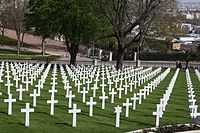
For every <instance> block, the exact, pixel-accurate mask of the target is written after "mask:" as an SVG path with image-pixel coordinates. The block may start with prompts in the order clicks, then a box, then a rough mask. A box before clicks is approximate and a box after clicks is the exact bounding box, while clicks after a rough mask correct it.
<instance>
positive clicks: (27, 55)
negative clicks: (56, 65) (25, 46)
mask: <svg viewBox="0 0 200 133" xmlns="http://www.w3.org/2000/svg"><path fill="white" fill-rule="evenodd" d="M57 58H59V56H55V55H45V56H42V55H41V54H39V53H34V52H28V51H21V52H20V55H19V56H18V55H17V51H14V50H3V49H0V60H40V61H54V60H56V59H57Z"/></svg>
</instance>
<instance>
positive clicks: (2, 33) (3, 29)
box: [1, 26, 5, 37]
mask: <svg viewBox="0 0 200 133" xmlns="http://www.w3.org/2000/svg"><path fill="white" fill-rule="evenodd" d="M4 34H5V27H4V26H2V31H1V35H2V36H3V37H4Z"/></svg>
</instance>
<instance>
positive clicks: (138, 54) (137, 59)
mask: <svg viewBox="0 0 200 133" xmlns="http://www.w3.org/2000/svg"><path fill="white" fill-rule="evenodd" d="M139 61H140V46H138V48H137V58H136V67H139Z"/></svg>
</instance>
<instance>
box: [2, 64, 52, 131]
mask: <svg viewBox="0 0 200 133" xmlns="http://www.w3.org/2000/svg"><path fill="white" fill-rule="evenodd" d="M16 65H17V64H15V66H16ZM36 66H37V67H36V68H37V69H40V70H39V71H38V72H36V73H38V74H36V75H38V76H39V74H40V73H41V72H42V70H43V68H44V65H42V67H39V65H36ZM47 68H48V67H47ZM11 69H12V72H13V73H15V70H14V67H12V63H11ZM18 69H19V71H21V69H20V68H18ZM6 73H7V77H6V78H7V81H9V80H10V76H9V73H10V71H9V66H8V63H6ZM15 74H16V73H15ZM15 74H14V75H15ZM9 83H10V82H8V85H7V86H9ZM16 91H17V92H19V100H20V101H21V100H22V95H23V94H22V92H23V91H25V89H23V87H22V85H20V86H19V88H16ZM27 91H28V90H27ZM34 92H35V93H34V94H36V91H34ZM30 95H31V96H33V97H34V98H33V105H35V106H36V98H35V96H34V95H33V94H30ZM12 96H13V95H12V94H11V93H8V99H4V102H6V103H8V115H12V104H13V102H16V101H17V100H16V99H14V98H13V97H12ZM34 102H35V103H34ZM21 112H23V113H25V126H26V127H29V114H30V113H31V112H34V109H32V108H30V103H26V108H24V109H21Z"/></svg>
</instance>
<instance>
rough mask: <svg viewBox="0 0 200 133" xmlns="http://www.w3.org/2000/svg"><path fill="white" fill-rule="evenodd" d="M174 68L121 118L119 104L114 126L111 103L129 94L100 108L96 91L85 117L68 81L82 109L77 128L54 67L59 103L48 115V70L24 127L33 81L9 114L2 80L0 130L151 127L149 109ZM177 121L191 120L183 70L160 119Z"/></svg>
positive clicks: (113, 132) (89, 132)
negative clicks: (24, 110) (117, 124)
mask: <svg viewBox="0 0 200 133" xmlns="http://www.w3.org/2000/svg"><path fill="white" fill-rule="evenodd" d="M174 72H175V70H172V71H171V72H170V73H169V75H168V76H167V77H166V79H165V80H164V81H162V82H161V83H160V85H159V87H158V88H156V89H155V90H154V91H153V93H151V94H150V95H149V96H147V99H146V100H144V101H143V102H142V104H141V105H137V109H136V111H132V109H130V114H129V118H125V108H123V113H122V114H121V125H120V128H115V114H114V107H115V106H116V105H118V104H119V105H122V103H123V102H125V99H126V98H129V97H131V96H132V95H133V94H128V95H127V96H125V95H123V98H122V99H120V100H117V98H115V100H116V101H115V104H110V99H109V101H107V102H106V108H105V110H102V109H101V101H100V100H99V99H98V96H100V95H101V92H100V91H98V92H97V97H96V98H95V101H97V105H96V106H94V116H93V117H89V107H88V106H86V105H85V104H83V103H82V98H81V95H80V94H77V92H76V89H75V88H74V84H73V82H72V81H71V83H72V85H73V92H74V93H75V94H76V98H75V99H74V101H73V102H74V103H77V105H78V108H80V109H81V111H82V112H81V113H80V114H78V117H77V128H72V126H71V125H72V115H71V114H69V113H68V107H67V105H68V101H67V100H66V98H65V91H64V89H63V83H62V78H61V75H60V71H59V70H58V73H59V75H58V79H57V82H58V85H57V86H56V89H57V90H58V93H57V94H56V95H55V99H56V100H58V101H59V103H58V104H56V105H55V115H54V116H50V113H49V112H50V105H48V104H47V103H46V101H47V100H48V99H50V94H49V93H48V90H49V89H51V85H50V82H51V79H50V78H51V73H49V75H48V78H47V80H46V82H45V85H44V89H43V90H42V91H41V97H39V98H37V107H36V108H35V112H34V113H31V117H30V127H29V128H25V127H24V113H21V112H20V109H21V108H24V107H25V103H26V102H30V103H32V98H31V97H29V94H30V93H32V90H33V88H34V85H33V86H30V87H29V92H26V93H24V94H23V102H19V101H18V100H17V102H16V103H14V104H13V115H12V116H8V115H7V104H6V103H3V99H5V98H7V96H6V93H7V90H6V88H5V86H4V84H1V88H0V91H2V92H3V93H4V94H3V96H0V133H63V132H67V133H121V132H127V131H132V130H136V129H141V128H148V127H154V126H155V116H153V115H152V113H153V111H155V110H156V104H158V103H159V102H160V98H161V97H162V95H163V93H164V91H165V90H166V87H167V86H168V85H169V82H170V80H171V78H172V76H173V75H174ZM190 72H191V78H192V81H193V84H194V87H195V88H196V95H197V96H200V91H198V88H199V86H200V83H199V81H198V79H197V77H196V75H195V73H194V71H193V70H191V71H190ZM4 81H5V78H4ZM35 83H36V82H35ZM142 87H143V86H141V87H140V88H137V89H136V90H134V92H138V90H139V89H141V88H142ZM11 92H12V93H13V94H14V97H15V98H18V95H17V94H16V91H15V88H14V87H12V91H11ZM89 96H92V92H90V93H89V94H88V95H87V101H88V99H89ZM197 100H198V101H197V102H198V103H199V104H200V99H199V98H197ZM177 123H191V119H190V116H189V108H188V102H187V90H186V79H185V72H184V71H183V70H181V71H180V73H179V76H178V78H177V82H176V84H175V87H174V90H173V93H172V95H171V98H170V101H169V104H168V105H167V108H166V112H165V113H164V116H163V118H162V119H161V125H162V126H164V125H169V124H177Z"/></svg>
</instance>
